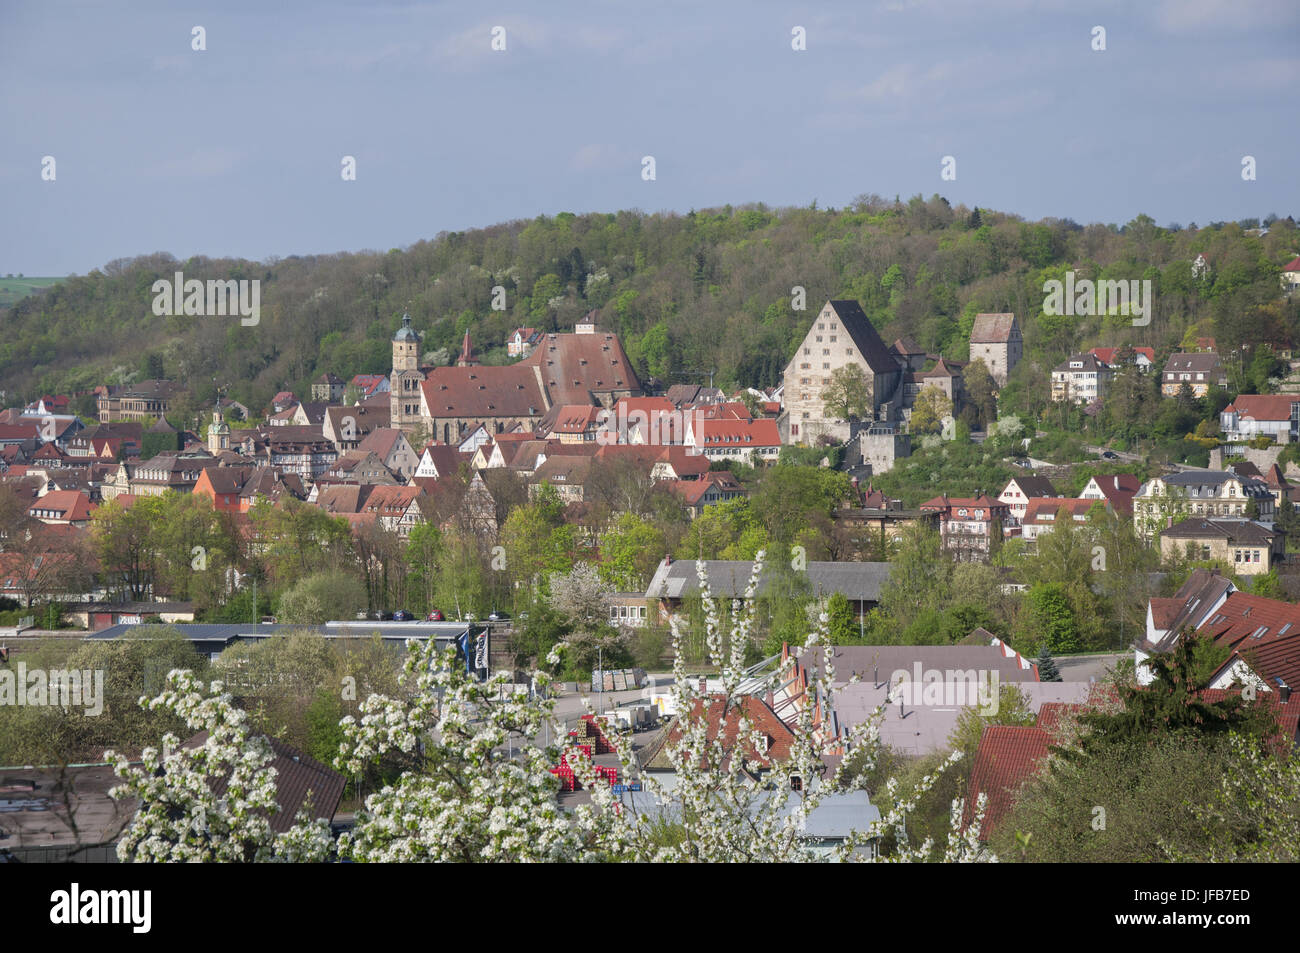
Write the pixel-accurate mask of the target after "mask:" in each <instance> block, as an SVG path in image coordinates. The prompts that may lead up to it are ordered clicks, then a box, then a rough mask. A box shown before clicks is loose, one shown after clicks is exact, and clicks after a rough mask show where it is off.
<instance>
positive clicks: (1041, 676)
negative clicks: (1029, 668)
mask: <svg viewBox="0 0 1300 953" xmlns="http://www.w3.org/2000/svg"><path fill="white" fill-rule="evenodd" d="M1034 664H1035V665H1037V666H1038V680H1039V681H1040V682H1059V681H1060V680H1061V671H1060V669H1058V668H1057V667H1056V659H1054V658H1052V653H1051V652H1050V651H1048V649H1047V646H1046V645H1044V646H1043V648H1042V649H1041V650H1040V651H1039V653H1038V658H1036V659H1034Z"/></svg>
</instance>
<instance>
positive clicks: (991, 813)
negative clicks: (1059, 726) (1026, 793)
mask: <svg viewBox="0 0 1300 953" xmlns="http://www.w3.org/2000/svg"><path fill="white" fill-rule="evenodd" d="M1051 744H1052V736H1051V735H1050V734H1049V733H1048V732H1047V731H1046V730H1045V729H1044V728H1042V727H1040V726H1038V725H1036V724H1035V725H986V726H985V727H984V733H983V734H982V735H981V736H980V744H979V748H978V749H976V752H975V759H974V761H973V762H972V764H971V775H970V784H969V786H968V789H967V790H968V792H969V793H968V796H967V804H966V806H965V808H964V811H965V814H964V816H963V818H962V820H963V823H966V824H969V823H971V822H972V821H973V820H974V818H975V808H974V805H975V803H976V802H978V800H979V797H980V795H983V796H984V798H985V808H984V818H983V822H982V824H981V825H980V840H988V838H989V835H990V834H991V833H992V832H993V831H995V830H997V828H998V827H1000V826H1001V825H1002V823H1003V822H1004V821H1005V820H1006V818H1007V815H1009V814H1010V813H1011V808H1012V805H1013V804H1014V803H1015V798H1016V795H1017V794H1018V793H1019V791H1020V788H1021V787H1022V786H1023V785H1024V784H1025V783H1026V782H1027V781H1028V780H1029V779H1030V778H1032V777H1033V776H1034V775H1035V773H1036V772H1037V771H1038V770H1039V769H1040V768H1041V767H1042V766H1043V764H1044V763H1045V762H1046V761H1047V753H1048V748H1049V747H1050V746H1051Z"/></svg>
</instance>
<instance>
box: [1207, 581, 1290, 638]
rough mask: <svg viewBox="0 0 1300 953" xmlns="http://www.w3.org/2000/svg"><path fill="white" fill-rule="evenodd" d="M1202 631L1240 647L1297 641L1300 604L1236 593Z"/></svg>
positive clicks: (1246, 593)
mask: <svg viewBox="0 0 1300 953" xmlns="http://www.w3.org/2000/svg"><path fill="white" fill-rule="evenodd" d="M1261 630H1262V631H1261ZM1198 631H1199V632H1200V633H1201V634H1202V635H1208V636H1210V637H1211V638H1213V639H1214V641H1215V642H1217V643H1218V644H1219V645H1226V646H1228V647H1230V648H1232V649H1239V650H1245V649H1247V648H1255V649H1257V648H1259V647H1261V646H1266V645H1272V644H1273V643H1275V642H1279V641H1282V640H1286V641H1293V640H1294V639H1295V637H1296V636H1297V634H1300V606H1298V605H1294V604H1292V603H1290V602H1283V601H1282V600H1281V599H1266V598H1265V597H1263V596H1255V595H1251V594H1250V593H1248V592H1234V593H1232V594H1231V595H1230V596H1228V598H1227V599H1226V600H1224V603H1223V605H1222V606H1220V607H1219V609H1218V611H1217V612H1215V613H1214V614H1213V615H1212V616H1210V617H1209V618H1208V619H1206V620H1205V622H1204V623H1202V625H1201V627H1200V629H1199V630H1198ZM1256 633H1258V634H1256ZM1297 645H1300V643H1297Z"/></svg>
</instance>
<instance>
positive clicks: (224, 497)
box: [194, 466, 307, 513]
mask: <svg viewBox="0 0 1300 953" xmlns="http://www.w3.org/2000/svg"><path fill="white" fill-rule="evenodd" d="M194 492H195V493H196V494H202V495H203V496H206V497H207V498H208V499H210V500H212V508H213V509H215V510H219V511H221V512H223V513H247V512H248V511H249V510H250V509H252V508H253V506H254V505H255V504H256V503H257V500H258V498H259V497H261V498H264V499H266V500H267V501H268V502H271V503H278V502H280V501H281V500H284V499H288V498H293V499H297V500H301V499H305V498H306V496H307V493H306V490H305V489H304V487H303V484H302V480H300V479H299V478H298V477H297V476H296V475H295V474H289V475H287V476H285V475H283V474H281V473H280V472H279V471H277V470H273V469H271V468H270V467H266V466H260V467H205V468H204V469H203V471H202V472H201V473H200V474H199V478H198V480H197V481H195V483H194Z"/></svg>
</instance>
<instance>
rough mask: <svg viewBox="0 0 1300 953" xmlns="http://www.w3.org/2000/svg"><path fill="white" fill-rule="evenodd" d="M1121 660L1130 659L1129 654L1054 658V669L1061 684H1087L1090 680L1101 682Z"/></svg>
mask: <svg viewBox="0 0 1300 953" xmlns="http://www.w3.org/2000/svg"><path fill="white" fill-rule="evenodd" d="M1122 658H1127V659H1131V658H1133V653H1131V652H1115V653H1108V654H1106V655H1065V656H1057V657H1056V668H1057V671H1059V672H1060V673H1061V681H1063V682H1087V681H1091V680H1092V679H1094V678H1095V679H1096V680H1097V681H1101V680H1102V679H1103V678H1105V676H1106V673H1107V672H1108V671H1109V670H1110V669H1112V668H1114V667H1115V663H1116V662H1117V661H1119V660H1120V659H1122Z"/></svg>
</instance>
